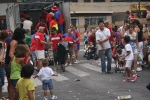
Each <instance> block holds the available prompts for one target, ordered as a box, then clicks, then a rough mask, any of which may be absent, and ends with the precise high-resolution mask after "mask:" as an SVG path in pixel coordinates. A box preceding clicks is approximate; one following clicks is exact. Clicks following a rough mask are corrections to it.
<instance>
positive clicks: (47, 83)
mask: <svg viewBox="0 0 150 100" xmlns="http://www.w3.org/2000/svg"><path fill="white" fill-rule="evenodd" d="M48 63H49V62H48V60H47V59H43V61H42V65H43V67H42V68H41V70H40V71H39V73H38V74H37V75H36V76H34V77H33V78H37V77H41V78H42V86H43V90H44V99H43V100H48V97H47V87H48V89H49V91H50V94H51V96H52V97H51V100H54V99H57V96H55V95H54V91H53V83H52V76H58V74H54V72H53V70H52V69H51V68H49V67H48Z"/></svg>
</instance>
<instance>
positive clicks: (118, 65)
mask: <svg viewBox="0 0 150 100" xmlns="http://www.w3.org/2000/svg"><path fill="white" fill-rule="evenodd" d="M117 51H118V52H119V51H120V54H119V53H117V55H116V66H115V68H114V70H115V73H117V72H118V71H119V72H121V71H123V70H124V63H125V62H123V61H120V59H119V58H121V57H123V56H124V55H125V50H124V49H123V48H121V47H120V46H118V47H117Z"/></svg>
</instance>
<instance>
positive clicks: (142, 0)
mask: <svg viewBox="0 0 150 100" xmlns="http://www.w3.org/2000/svg"><path fill="white" fill-rule="evenodd" d="M110 1H111V2H138V1H139V0H110ZM140 1H141V2H145V1H149V0H140Z"/></svg>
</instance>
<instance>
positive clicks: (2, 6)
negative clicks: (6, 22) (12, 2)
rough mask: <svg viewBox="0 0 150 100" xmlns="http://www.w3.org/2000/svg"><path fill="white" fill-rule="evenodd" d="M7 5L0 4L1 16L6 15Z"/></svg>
mask: <svg viewBox="0 0 150 100" xmlns="http://www.w3.org/2000/svg"><path fill="white" fill-rule="evenodd" d="M6 9H7V3H2V4H0V16H3V15H6Z"/></svg>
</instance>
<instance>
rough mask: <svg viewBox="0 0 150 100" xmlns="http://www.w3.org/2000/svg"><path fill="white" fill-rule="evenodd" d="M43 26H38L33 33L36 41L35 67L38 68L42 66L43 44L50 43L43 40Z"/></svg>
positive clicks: (43, 56)
mask: <svg viewBox="0 0 150 100" xmlns="http://www.w3.org/2000/svg"><path fill="white" fill-rule="evenodd" d="M44 29H45V28H44V27H39V30H38V32H36V35H35V41H36V48H35V53H36V57H37V60H38V66H37V69H38V70H40V69H41V68H42V59H44V58H45V54H44V50H45V45H51V42H45V38H44V33H43V32H44Z"/></svg>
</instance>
